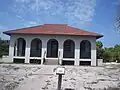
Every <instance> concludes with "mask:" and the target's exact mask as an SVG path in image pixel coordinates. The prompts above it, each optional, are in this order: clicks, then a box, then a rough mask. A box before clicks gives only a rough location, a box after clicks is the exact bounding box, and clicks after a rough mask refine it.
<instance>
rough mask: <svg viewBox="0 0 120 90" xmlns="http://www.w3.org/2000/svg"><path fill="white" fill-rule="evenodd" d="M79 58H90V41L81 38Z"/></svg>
mask: <svg viewBox="0 0 120 90" xmlns="http://www.w3.org/2000/svg"><path fill="white" fill-rule="evenodd" d="M80 58H82V59H91V43H90V41H88V40H83V41H82V42H81V43H80Z"/></svg>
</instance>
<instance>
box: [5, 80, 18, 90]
mask: <svg viewBox="0 0 120 90" xmlns="http://www.w3.org/2000/svg"><path fill="white" fill-rule="evenodd" d="M18 85H19V82H12V83H10V84H8V85H6V86H5V90H14V89H15V88H16V87H17V86H18Z"/></svg>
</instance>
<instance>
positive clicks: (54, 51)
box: [47, 39, 58, 58]
mask: <svg viewBox="0 0 120 90" xmlns="http://www.w3.org/2000/svg"><path fill="white" fill-rule="evenodd" d="M47 57H51V58H57V57H58V41H57V40H55V39H50V40H49V41H48V43H47Z"/></svg>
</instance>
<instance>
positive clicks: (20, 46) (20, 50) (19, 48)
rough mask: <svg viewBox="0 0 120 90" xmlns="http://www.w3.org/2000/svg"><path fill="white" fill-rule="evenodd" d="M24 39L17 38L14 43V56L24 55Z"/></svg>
mask: <svg viewBox="0 0 120 90" xmlns="http://www.w3.org/2000/svg"><path fill="white" fill-rule="evenodd" d="M25 48H26V41H25V40H24V38H18V39H17V40H16V42H15V45H14V56H25Z"/></svg>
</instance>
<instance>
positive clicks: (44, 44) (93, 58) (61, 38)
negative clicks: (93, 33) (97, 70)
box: [9, 35, 96, 66]
mask: <svg viewBox="0 0 120 90" xmlns="http://www.w3.org/2000/svg"><path fill="white" fill-rule="evenodd" d="M18 38H24V39H25V40H26V51H25V53H26V54H25V57H16V58H25V63H29V59H30V44H31V41H32V40H33V39H35V38H39V39H40V40H41V41H42V55H41V58H42V59H43V56H44V52H45V51H47V42H48V40H50V39H56V40H57V41H58V42H59V45H58V52H60V60H61V59H63V43H64V41H65V40H67V39H71V40H73V41H74V43H75V58H74V59H73V60H74V61H75V65H79V61H91V65H92V66H96V38H95V37H89V36H87V37H83V36H65V35H12V36H11V39H10V46H9V58H10V60H11V61H12V60H13V58H14V57H15V56H14V43H15V40H16V39H18ZM82 40H89V41H90V42H91V59H80V58H79V57H80V42H81V41H82ZM68 60H70V59H68ZM42 62H43V61H42Z"/></svg>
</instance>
